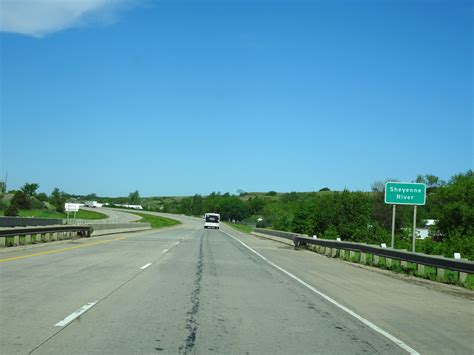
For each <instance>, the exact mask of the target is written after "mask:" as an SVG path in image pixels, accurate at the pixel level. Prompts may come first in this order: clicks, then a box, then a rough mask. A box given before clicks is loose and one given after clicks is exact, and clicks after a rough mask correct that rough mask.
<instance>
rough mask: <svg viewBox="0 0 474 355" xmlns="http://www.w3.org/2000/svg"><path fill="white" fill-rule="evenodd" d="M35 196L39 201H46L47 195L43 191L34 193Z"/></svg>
mask: <svg viewBox="0 0 474 355" xmlns="http://www.w3.org/2000/svg"><path fill="white" fill-rule="evenodd" d="M36 198H37V199H38V200H39V201H41V202H47V201H48V195H46V194H45V193H44V192H41V193H39V194H38V195H36Z"/></svg>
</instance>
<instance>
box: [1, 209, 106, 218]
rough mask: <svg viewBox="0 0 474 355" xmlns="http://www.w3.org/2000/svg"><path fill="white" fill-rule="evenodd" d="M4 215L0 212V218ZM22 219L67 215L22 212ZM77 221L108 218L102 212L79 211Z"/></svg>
mask: <svg viewBox="0 0 474 355" xmlns="http://www.w3.org/2000/svg"><path fill="white" fill-rule="evenodd" d="M3 215H4V211H0V216H3ZM19 216H20V217H36V218H63V219H65V218H66V217H67V214H66V213H61V212H56V211H50V210H21V211H20V213H19ZM73 216H74V213H73V212H70V213H69V217H70V218H72V217H73ZM76 218H77V219H105V218H107V216H106V215H105V214H103V213H100V212H95V211H86V210H82V209H79V211H78V212H77V213H76Z"/></svg>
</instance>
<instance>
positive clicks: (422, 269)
mask: <svg viewBox="0 0 474 355" xmlns="http://www.w3.org/2000/svg"><path fill="white" fill-rule="evenodd" d="M416 271H417V273H418V275H424V274H425V265H423V264H418V265H417V266H416Z"/></svg>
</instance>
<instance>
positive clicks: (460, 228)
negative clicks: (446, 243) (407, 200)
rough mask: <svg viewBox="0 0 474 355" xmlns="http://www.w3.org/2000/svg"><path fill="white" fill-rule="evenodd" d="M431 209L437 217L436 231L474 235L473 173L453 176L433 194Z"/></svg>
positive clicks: (447, 233) (470, 171) (446, 233)
mask: <svg viewBox="0 0 474 355" xmlns="http://www.w3.org/2000/svg"><path fill="white" fill-rule="evenodd" d="M433 211H434V213H435V215H436V217H437V218H438V219H439V221H438V223H437V224H436V228H437V229H438V231H439V232H440V233H441V234H442V235H444V236H448V237H449V236H450V235H452V234H456V235H459V234H460V235H466V236H473V235H474V173H473V171H472V170H469V171H468V172H467V173H465V174H459V175H456V176H454V177H453V178H452V179H451V181H450V182H449V184H447V185H445V186H443V187H441V188H439V189H438V191H437V192H436V194H435V196H433Z"/></svg>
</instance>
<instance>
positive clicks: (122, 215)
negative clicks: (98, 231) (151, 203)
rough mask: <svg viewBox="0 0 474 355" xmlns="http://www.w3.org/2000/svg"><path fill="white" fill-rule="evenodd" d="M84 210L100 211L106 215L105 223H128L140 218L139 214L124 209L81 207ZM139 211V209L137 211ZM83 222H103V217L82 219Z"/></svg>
mask: <svg viewBox="0 0 474 355" xmlns="http://www.w3.org/2000/svg"><path fill="white" fill-rule="evenodd" d="M81 208H82V209H84V210H87V211H92V212H100V213H103V214H105V215H107V216H108V217H107V219H106V221H107V223H130V222H136V221H139V220H140V219H141V217H140V216H137V215H136V214H133V213H128V212H126V211H124V210H117V209H115V208H102V207H100V208H91V207H81ZM137 212H139V211H137ZM82 221H84V222H85V223H91V222H92V223H94V222H96V223H103V222H104V221H105V220H103V219H97V220H82Z"/></svg>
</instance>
